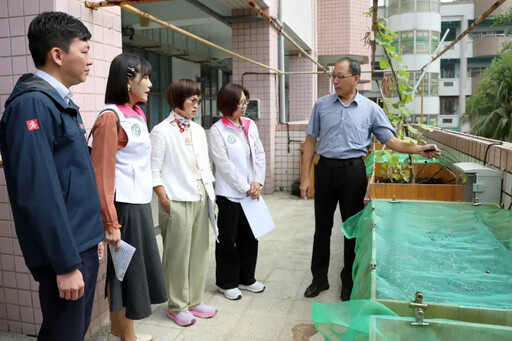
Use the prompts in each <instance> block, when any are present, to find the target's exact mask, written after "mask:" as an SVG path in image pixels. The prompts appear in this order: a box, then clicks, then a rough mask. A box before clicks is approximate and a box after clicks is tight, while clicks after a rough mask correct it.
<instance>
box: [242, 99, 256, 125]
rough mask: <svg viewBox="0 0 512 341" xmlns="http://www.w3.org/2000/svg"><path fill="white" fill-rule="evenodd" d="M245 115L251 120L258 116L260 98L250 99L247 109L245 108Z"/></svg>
mask: <svg viewBox="0 0 512 341" xmlns="http://www.w3.org/2000/svg"><path fill="white" fill-rule="evenodd" d="M244 116H245V117H249V118H250V119H251V120H255V119H259V118H260V100H259V99H250V100H249V104H248V105H247V109H245V115H244Z"/></svg>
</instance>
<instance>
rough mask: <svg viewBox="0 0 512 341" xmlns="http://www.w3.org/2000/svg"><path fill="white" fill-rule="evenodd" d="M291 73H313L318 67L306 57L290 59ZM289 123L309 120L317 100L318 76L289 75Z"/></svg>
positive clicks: (292, 57)
mask: <svg viewBox="0 0 512 341" xmlns="http://www.w3.org/2000/svg"><path fill="white" fill-rule="evenodd" d="M288 65H289V68H290V70H289V71H290V72H299V71H300V72H313V71H316V70H317V66H316V65H315V64H313V63H312V62H311V61H310V60H309V59H307V58H305V57H297V56H290V57H289V64H288ZM288 77H289V78H290V81H289V83H288V84H289V98H288V103H289V106H290V116H289V121H301V120H309V117H310V116H311V109H312V108H313V104H314V103H315V100H316V89H317V87H316V80H317V75H316V74H311V75H289V76H288Z"/></svg>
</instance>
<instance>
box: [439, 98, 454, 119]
mask: <svg viewBox="0 0 512 341" xmlns="http://www.w3.org/2000/svg"><path fill="white" fill-rule="evenodd" d="M439 100H440V102H441V103H440V104H441V115H457V111H458V107H459V98H458V97H455V96H449V97H448V96H447V97H440V98H439Z"/></svg>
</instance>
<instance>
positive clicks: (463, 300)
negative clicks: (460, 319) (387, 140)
mask: <svg viewBox="0 0 512 341" xmlns="http://www.w3.org/2000/svg"><path fill="white" fill-rule="evenodd" d="M374 227H375V228H374ZM342 230H343V232H344V233H345V235H346V236H347V237H355V236H357V238H358V241H357V245H356V260H355V262H354V272H353V276H354V290H353V293H352V298H358V299H384V300H386V299H388V300H398V301H404V302H410V301H411V300H412V298H413V297H414V294H415V292H417V291H421V292H423V296H424V301H425V302H427V303H440V304H449V305H455V306H472V307H486V308H500V309H512V266H510V265H511V264H512V251H511V246H512V212H510V211H507V210H504V209H501V208H500V207H499V206H497V205H494V204H483V205H481V206H473V205H472V204H471V203H459V202H433V201H402V202H399V203H390V202H388V201H385V200H373V201H372V202H371V203H370V204H369V205H368V206H367V207H366V209H364V210H363V211H361V212H360V213H358V214H357V215H355V216H353V217H351V218H350V219H348V220H347V221H346V222H345V223H344V224H342ZM370 264H375V269H373V270H372V269H371V266H370ZM372 285H373V286H372Z"/></svg>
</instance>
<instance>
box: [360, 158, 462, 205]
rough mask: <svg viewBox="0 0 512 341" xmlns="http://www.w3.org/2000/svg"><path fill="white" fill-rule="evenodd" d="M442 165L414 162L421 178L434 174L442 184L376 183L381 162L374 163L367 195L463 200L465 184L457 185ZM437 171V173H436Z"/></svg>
mask: <svg viewBox="0 0 512 341" xmlns="http://www.w3.org/2000/svg"><path fill="white" fill-rule="evenodd" d="M443 167H444V165H442V164H439V163H427V164H424V163H415V164H414V171H415V174H418V175H419V177H421V178H428V177H431V176H434V177H435V178H438V179H442V180H443V184H421V183H417V184H409V183H404V184H400V183H376V182H375V178H376V177H381V176H382V175H380V174H381V168H382V164H380V163H375V167H374V171H373V174H372V176H371V178H370V181H369V187H370V189H369V192H370V193H369V194H370V195H369V196H370V198H371V199H391V198H393V196H394V197H395V198H396V199H398V200H437V201H465V200H466V186H465V185H457V184H456V183H455V181H456V177H455V175H454V174H453V173H452V172H450V171H449V170H448V169H443V170H441V169H442V168H443ZM436 173H437V174H436Z"/></svg>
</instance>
